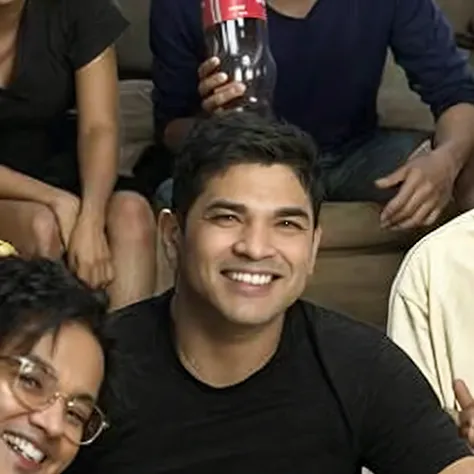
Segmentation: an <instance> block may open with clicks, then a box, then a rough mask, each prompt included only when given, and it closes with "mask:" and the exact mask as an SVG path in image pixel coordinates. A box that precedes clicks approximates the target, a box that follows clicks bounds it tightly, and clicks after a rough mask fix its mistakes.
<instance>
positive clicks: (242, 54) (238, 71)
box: [201, 0, 276, 115]
mask: <svg viewBox="0 0 474 474" xmlns="http://www.w3.org/2000/svg"><path fill="white" fill-rule="evenodd" d="M201 7H202V20H203V27H204V34H205V41H206V47H207V54H208V56H209V57H212V56H217V57H218V58H219V59H220V62H221V65H220V70H221V71H223V72H225V73H226V74H227V75H228V77H229V81H239V82H242V83H244V84H245V86H246V91H245V95H244V96H243V97H241V98H239V99H236V100H234V101H232V102H231V103H230V104H228V105H227V108H231V109H236V110H251V111H255V112H257V113H259V114H261V115H271V114H272V99H273V91H274V89H275V82H276V65H275V60H274V58H273V56H272V53H271V50H270V45H269V40H268V30H267V11H266V6H265V0H202V3H201Z"/></svg>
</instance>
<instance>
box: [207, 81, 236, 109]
mask: <svg viewBox="0 0 474 474" xmlns="http://www.w3.org/2000/svg"><path fill="white" fill-rule="evenodd" d="M244 93H245V86H244V84H242V83H240V82H231V83H229V84H226V85H224V86H222V87H219V88H217V89H216V90H215V91H214V93H213V94H212V95H210V96H209V97H207V98H206V99H204V100H203V101H202V108H203V110H205V111H206V112H208V113H213V112H215V111H217V110H219V109H221V108H223V107H224V106H225V105H227V104H228V103H229V102H232V101H233V100H235V99H237V98H239V97H242V96H243V95H244Z"/></svg>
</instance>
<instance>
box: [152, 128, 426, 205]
mask: <svg viewBox="0 0 474 474" xmlns="http://www.w3.org/2000/svg"><path fill="white" fill-rule="evenodd" d="M429 137H430V135H429V134H428V133H427V132H420V131H415V130H392V129H382V128H379V129H377V130H376V131H375V132H374V133H373V134H372V135H371V136H370V137H369V138H368V139H367V140H364V141H363V142H362V143H358V144H357V145H356V144H353V143H348V144H347V145H346V146H344V150H343V151H341V152H339V153H338V154H334V153H323V154H322V155H321V157H320V161H319V165H320V167H321V170H322V180H323V186H324V190H325V199H326V200H327V201H373V202H379V203H385V202H387V201H388V200H390V199H391V198H392V197H393V196H394V195H395V194H396V192H397V190H396V189H384V190H382V189H378V188H377V187H376V186H375V184H374V182H375V180H377V179H378V178H381V177H383V176H385V175H387V174H389V173H391V172H392V171H395V169H397V168H398V167H400V166H401V165H403V164H404V163H405V162H406V161H407V159H408V157H409V156H410V155H411V153H412V152H413V151H415V150H416V148H418V146H419V145H421V143H422V142H424V141H425V140H426V139H427V138H429ZM172 191H173V182H172V180H171V179H168V180H166V181H164V182H163V183H162V184H161V185H160V186H159V188H158V190H157V194H156V196H157V199H158V200H159V201H160V202H161V203H162V204H164V205H166V206H168V207H169V206H170V205H171V195H172Z"/></svg>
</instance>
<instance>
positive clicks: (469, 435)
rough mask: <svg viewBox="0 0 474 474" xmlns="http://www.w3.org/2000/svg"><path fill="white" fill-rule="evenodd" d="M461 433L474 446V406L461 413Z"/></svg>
mask: <svg viewBox="0 0 474 474" xmlns="http://www.w3.org/2000/svg"><path fill="white" fill-rule="evenodd" d="M458 426H459V435H460V436H461V437H462V438H464V439H465V440H467V441H468V443H469V444H470V446H471V448H474V407H471V408H470V409H468V410H463V411H462V412H461V413H460V414H459V425H458Z"/></svg>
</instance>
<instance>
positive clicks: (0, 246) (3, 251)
mask: <svg viewBox="0 0 474 474" xmlns="http://www.w3.org/2000/svg"><path fill="white" fill-rule="evenodd" d="M9 255H17V251H16V249H15V247H13V245H12V244H10V243H9V242H5V241H4V240H0V257H8V256H9Z"/></svg>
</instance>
